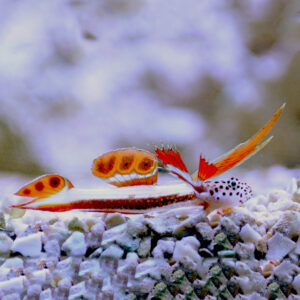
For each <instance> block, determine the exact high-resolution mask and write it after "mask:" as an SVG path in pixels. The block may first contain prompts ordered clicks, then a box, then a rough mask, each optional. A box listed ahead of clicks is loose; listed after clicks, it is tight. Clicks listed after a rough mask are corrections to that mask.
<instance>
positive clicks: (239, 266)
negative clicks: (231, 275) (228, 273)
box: [235, 261, 252, 276]
mask: <svg viewBox="0 0 300 300" xmlns="http://www.w3.org/2000/svg"><path fill="white" fill-rule="evenodd" d="M235 271H236V272H237V273H238V274H239V275H241V276H243V275H249V274H252V271H251V269H250V267H249V266H248V265H247V264H246V263H244V262H242V261H238V262H237V263H236V265H235Z"/></svg>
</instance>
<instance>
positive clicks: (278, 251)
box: [267, 232, 296, 260]
mask: <svg viewBox="0 0 300 300" xmlns="http://www.w3.org/2000/svg"><path fill="white" fill-rule="evenodd" d="M295 246H296V243H295V242H293V241H292V240H291V239H289V238H287V237H285V236H284V235H282V234H281V233H279V232H276V233H275V234H274V235H273V236H272V237H271V238H270V239H269V240H268V252H267V259H268V260H281V259H282V258H283V257H285V256H286V255H287V254H288V253H289V252H290V251H292V250H293V249H294V248H295Z"/></svg>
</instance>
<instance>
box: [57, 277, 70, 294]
mask: <svg viewBox="0 0 300 300" xmlns="http://www.w3.org/2000/svg"><path fill="white" fill-rule="evenodd" d="M57 286H58V287H59V288H60V289H61V290H63V291H68V290H69V289H70V287H71V286H72V278H71V277H66V278H63V279H61V280H60V281H59V282H58V284H57Z"/></svg>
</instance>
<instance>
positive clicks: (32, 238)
mask: <svg viewBox="0 0 300 300" xmlns="http://www.w3.org/2000/svg"><path fill="white" fill-rule="evenodd" d="M42 236H43V233H42V232H37V233H33V234H30V235H28V236H24V237H19V238H16V239H15V240H14V242H13V245H12V247H11V250H12V251H14V252H20V253H21V254H22V255H23V256H30V257H37V256H40V255H41V254H42V252H41V250H42Z"/></svg>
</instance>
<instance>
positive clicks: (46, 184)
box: [15, 175, 73, 199]
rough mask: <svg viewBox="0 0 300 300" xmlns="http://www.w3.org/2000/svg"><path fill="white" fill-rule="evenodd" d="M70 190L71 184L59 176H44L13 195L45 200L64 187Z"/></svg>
mask: <svg viewBox="0 0 300 300" xmlns="http://www.w3.org/2000/svg"><path fill="white" fill-rule="evenodd" d="M66 182H67V185H68V188H72V187H73V184H72V183H71V182H70V181H69V180H67V179H65V178H63V177H62V176H59V175H44V176H41V177H38V178H37V179H35V180H34V181H32V182H30V183H28V184H26V185H25V186H23V187H21V188H20V189H19V190H18V191H17V192H16V193H15V195H17V196H24V197H36V198H37V199H41V198H47V197H49V196H51V195H53V194H56V193H58V192H60V191H61V190H62V189H63V188H64V187H65V186H66Z"/></svg>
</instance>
